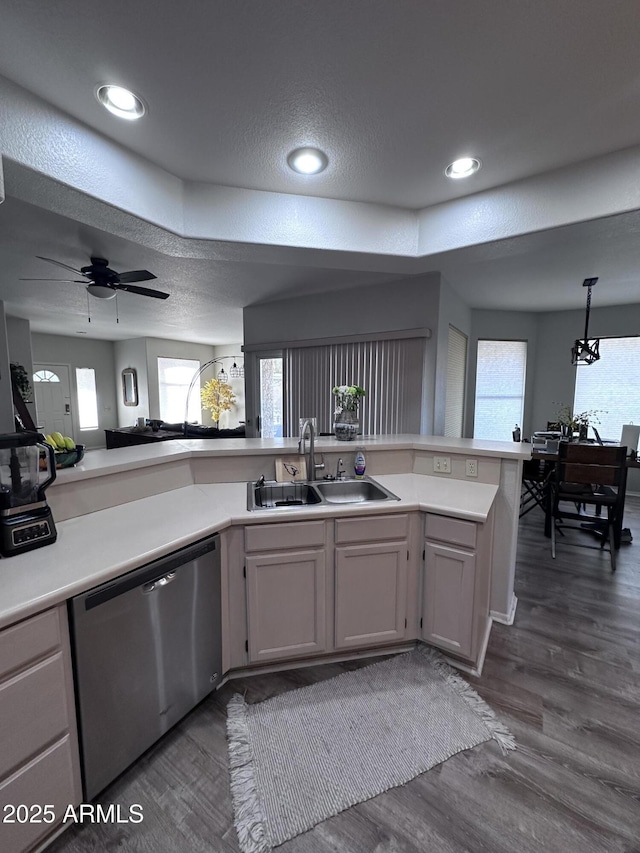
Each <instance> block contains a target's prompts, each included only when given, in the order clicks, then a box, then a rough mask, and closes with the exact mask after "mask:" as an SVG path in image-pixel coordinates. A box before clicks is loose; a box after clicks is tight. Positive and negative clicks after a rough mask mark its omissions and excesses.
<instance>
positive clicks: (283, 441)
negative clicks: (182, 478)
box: [51, 435, 531, 489]
mask: <svg viewBox="0 0 640 853" xmlns="http://www.w3.org/2000/svg"><path fill="white" fill-rule="evenodd" d="M355 447H364V449H365V450H369V451H376V450H383V451H384V450H425V451H436V452H438V453H444V452H448V453H469V454H473V455H474V456H492V457H494V458H496V457H497V458H502V459H515V460H517V459H529V458H530V457H531V445H530V444H524V443H522V444H518V443H514V442H511V441H508V442H507V441H484V440H480V439H475V438H446V437H445V436H441V435H378V436H360V437H359V438H358V440H357V441H353V442H345V441H338V440H337V439H336V438H333V437H330V436H329V437H327V436H319V437H318V438H317V439H316V450H317V451H318V452H319V453H331V452H334V453H340V452H348V451H349V450H353V449H354V448H355ZM297 452H298V439H297V438H217V439H206V438H180V439H173V440H171V441H158V442H155V443H153V444H140V445H135V446H133V447H119V448H117V449H114V450H89V451H87V453H86V454H85V457H84V459H83V460H82V462H81V463H80V464H79V465H76V466H75V468H65V469H62V470H60V471H58V476H57V478H56V481H55V482H54V483H53V484H52V486H51V488H54V489H55V487H56V485H61V484H65V483H71V482H74V481H77V480H85V479H87V478H91V477H101V476H105V475H107V474H118V473H120V472H122V471H131V470H132V469H134V468H146V467H149V466H152V465H163V464H165V463H167V462H171V461H178V460H180V459H190V458H192V457H194V456H203V457H210V456H256V455H270V456H273V455H275V454H284V453H297Z"/></svg>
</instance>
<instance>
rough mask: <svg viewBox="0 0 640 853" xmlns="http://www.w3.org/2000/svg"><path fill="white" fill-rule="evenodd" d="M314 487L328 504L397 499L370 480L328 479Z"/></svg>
mask: <svg viewBox="0 0 640 853" xmlns="http://www.w3.org/2000/svg"><path fill="white" fill-rule="evenodd" d="M316 489H317V490H318V491H319V492H320V494H321V495H322V497H323V498H324V499H325V501H327V503H330V504H352V503H362V502H364V501H388V500H390V499H391V500H398V498H396V496H395V495H392V494H391V492H388V491H387V490H386V489H383V488H382V486H380V485H378V484H377V483H374V482H372V481H371V480H333V481H330V480H329V481H327V482H322V483H316Z"/></svg>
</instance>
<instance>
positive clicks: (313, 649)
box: [246, 550, 327, 663]
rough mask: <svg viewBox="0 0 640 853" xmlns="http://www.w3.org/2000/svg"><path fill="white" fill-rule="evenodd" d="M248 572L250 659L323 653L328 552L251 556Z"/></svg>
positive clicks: (287, 552) (248, 561)
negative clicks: (326, 554) (326, 556)
mask: <svg viewBox="0 0 640 853" xmlns="http://www.w3.org/2000/svg"><path fill="white" fill-rule="evenodd" d="M246 569H247V607H248V636H249V641H248V646H249V649H248V651H249V661H250V662H251V663H260V662H261V661H269V660H279V659H282V660H284V659H286V658H291V657H298V656H302V655H312V654H317V653H318V652H322V651H324V650H325V648H326V642H325V636H326V629H325V603H326V595H327V593H326V578H325V575H326V572H325V552H324V550H309V551H271V552H270V553H268V554H250V555H248V556H247V558H246Z"/></svg>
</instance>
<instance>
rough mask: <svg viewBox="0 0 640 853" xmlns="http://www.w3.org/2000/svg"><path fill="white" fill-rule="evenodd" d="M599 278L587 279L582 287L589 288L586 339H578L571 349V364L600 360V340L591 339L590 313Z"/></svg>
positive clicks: (590, 362) (585, 324) (591, 362)
mask: <svg viewBox="0 0 640 853" xmlns="http://www.w3.org/2000/svg"><path fill="white" fill-rule="evenodd" d="M597 281H598V279H597V278H585V280H584V281H583V282H582V286H583V287H586V288H587V313H586V316H585V321H584V338H578V339H577V340H576V341H575V343H574V344H573V347H572V349H571V364H573V365H578V364H593V362H594V361H598V359H599V358H600V338H591V339H590V338H589V312H590V311H591V288H592V287H594V286H595V284H596V282H597Z"/></svg>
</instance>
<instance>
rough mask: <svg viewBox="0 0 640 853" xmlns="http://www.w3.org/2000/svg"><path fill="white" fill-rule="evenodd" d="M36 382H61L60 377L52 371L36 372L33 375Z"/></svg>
mask: <svg viewBox="0 0 640 853" xmlns="http://www.w3.org/2000/svg"><path fill="white" fill-rule="evenodd" d="M33 381H34V382H60V377H59V376H58V374H57V373H54V372H53V371H52V370H36V372H35V373H34V374H33Z"/></svg>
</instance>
